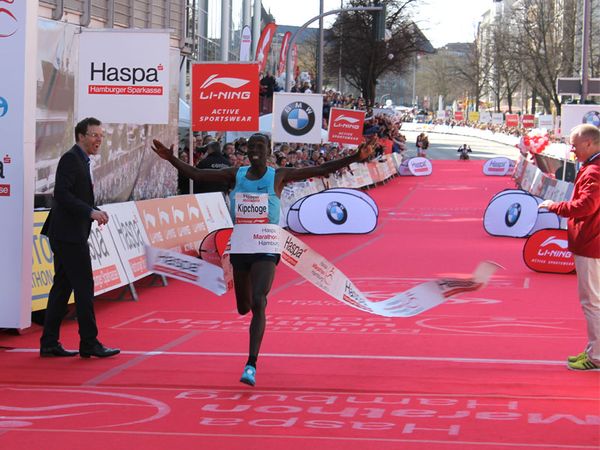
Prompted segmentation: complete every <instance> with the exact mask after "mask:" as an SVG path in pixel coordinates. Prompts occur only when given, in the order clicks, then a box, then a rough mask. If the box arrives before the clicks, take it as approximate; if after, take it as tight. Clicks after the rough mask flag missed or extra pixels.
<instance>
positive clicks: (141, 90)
mask: <svg viewBox="0 0 600 450" xmlns="http://www.w3.org/2000/svg"><path fill="white" fill-rule="evenodd" d="M78 83H79V88H78V90H77V92H78V95H77V117H78V118H79V119H83V118H84V117H90V116H93V117H98V118H99V119H100V120H102V122H105V123H137V124H167V123H169V32H168V31H166V30H133V29H130V30H119V31H117V30H107V29H101V30H99V29H89V28H84V29H83V31H82V32H81V34H80V42H79V74H78Z"/></svg>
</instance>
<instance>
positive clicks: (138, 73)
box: [90, 62, 164, 85]
mask: <svg viewBox="0 0 600 450" xmlns="http://www.w3.org/2000/svg"><path fill="white" fill-rule="evenodd" d="M162 70H164V67H163V65H162V64H159V65H158V66H157V67H148V68H143V67H110V66H107V65H106V63H105V62H103V63H102V65H96V63H94V62H92V63H91V67H90V75H91V76H90V80H91V81H96V80H95V77H96V76H98V77H99V78H100V80H98V81H103V82H106V81H117V82H122V83H131V84H133V85H135V84H136V83H157V82H158V72H160V71H162Z"/></svg>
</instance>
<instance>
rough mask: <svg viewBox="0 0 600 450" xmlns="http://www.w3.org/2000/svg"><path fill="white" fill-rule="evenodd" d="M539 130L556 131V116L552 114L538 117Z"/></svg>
mask: <svg viewBox="0 0 600 450" xmlns="http://www.w3.org/2000/svg"><path fill="white" fill-rule="evenodd" d="M538 128H540V129H542V130H549V131H554V116H553V115H552V114H542V115H540V116H539V117H538Z"/></svg>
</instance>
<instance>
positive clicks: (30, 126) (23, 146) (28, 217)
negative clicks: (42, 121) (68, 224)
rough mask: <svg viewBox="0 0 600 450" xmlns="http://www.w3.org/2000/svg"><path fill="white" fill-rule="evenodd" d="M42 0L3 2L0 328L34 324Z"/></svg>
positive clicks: (0, 6) (0, 38) (0, 11)
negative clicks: (39, 13) (39, 0)
mask: <svg viewBox="0 0 600 450" xmlns="http://www.w3.org/2000/svg"><path fill="white" fill-rule="evenodd" d="M36 20H37V2H28V1H24V0H21V1H17V2H13V1H6V0H4V1H2V2H0V61H2V70H0V224H1V225H0V229H1V230H2V232H1V233H0V249H2V251H1V252H0V268H2V270H0V289H1V292H2V293H1V294H0V328H25V327H27V326H29V325H30V323H31V288H32V274H31V261H32V255H31V251H32V239H31V233H32V230H33V184H34V179H35V173H34V155H35V102H36V79H35V76H36V70H37V67H38V66H37V65H36V44H37V36H36V34H37V22H36Z"/></svg>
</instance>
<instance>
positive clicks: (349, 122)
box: [333, 115, 360, 130]
mask: <svg viewBox="0 0 600 450" xmlns="http://www.w3.org/2000/svg"><path fill="white" fill-rule="evenodd" d="M357 122H360V119H357V118H355V117H348V116H344V115H341V116H338V117H337V118H336V119H335V120H334V122H333V124H334V126H335V127H336V128H348V129H350V130H358V129H359V128H360V125H358V124H357Z"/></svg>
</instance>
